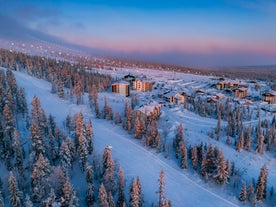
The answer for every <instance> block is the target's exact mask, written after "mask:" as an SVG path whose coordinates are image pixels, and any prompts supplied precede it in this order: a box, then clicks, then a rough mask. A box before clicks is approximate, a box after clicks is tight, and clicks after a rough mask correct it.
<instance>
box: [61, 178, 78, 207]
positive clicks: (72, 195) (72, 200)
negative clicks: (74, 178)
mask: <svg viewBox="0 0 276 207" xmlns="http://www.w3.org/2000/svg"><path fill="white" fill-rule="evenodd" d="M62 192H63V197H62V198H61V207H77V206H78V198H77V197H76V192H75V190H74V189H73V187H72V185H71V182H70V180H69V177H67V178H66V182H65V184H64V186H63V189H62Z"/></svg>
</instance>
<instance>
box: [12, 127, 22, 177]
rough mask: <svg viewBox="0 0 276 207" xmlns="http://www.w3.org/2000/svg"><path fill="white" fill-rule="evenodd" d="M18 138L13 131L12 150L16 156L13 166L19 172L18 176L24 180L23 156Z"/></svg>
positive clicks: (16, 132)
mask: <svg viewBox="0 0 276 207" xmlns="http://www.w3.org/2000/svg"><path fill="white" fill-rule="evenodd" d="M18 137H19V135H18V131H17V130H15V131H14V149H15V156H16V159H15V160H16V163H15V166H16V168H17V170H18V172H19V175H20V176H22V178H24V167H23V156H22V152H21V149H20V144H19V140H18Z"/></svg>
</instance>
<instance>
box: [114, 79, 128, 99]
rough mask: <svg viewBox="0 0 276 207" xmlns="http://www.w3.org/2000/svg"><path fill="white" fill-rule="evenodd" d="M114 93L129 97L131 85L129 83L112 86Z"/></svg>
mask: <svg viewBox="0 0 276 207" xmlns="http://www.w3.org/2000/svg"><path fill="white" fill-rule="evenodd" d="M112 92H113V93H119V94H120V95H121V96H125V97H128V96H129V83H128V82H118V83H113V84H112Z"/></svg>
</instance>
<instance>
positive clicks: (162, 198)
mask: <svg viewBox="0 0 276 207" xmlns="http://www.w3.org/2000/svg"><path fill="white" fill-rule="evenodd" d="M164 179H165V173H164V170H163V169H162V170H161V172H160V175H159V179H158V184H159V187H158V191H157V194H158V197H159V199H158V207H164V206H166V204H167V203H168V200H167V198H166V197H165V192H164V190H165V186H166V184H165V180H164Z"/></svg>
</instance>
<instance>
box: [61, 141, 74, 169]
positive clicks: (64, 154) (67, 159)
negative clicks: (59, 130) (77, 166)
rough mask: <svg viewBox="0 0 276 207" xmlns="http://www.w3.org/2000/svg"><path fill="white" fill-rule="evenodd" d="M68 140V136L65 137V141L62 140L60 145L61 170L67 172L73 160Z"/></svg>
mask: <svg viewBox="0 0 276 207" xmlns="http://www.w3.org/2000/svg"><path fill="white" fill-rule="evenodd" d="M69 142H70V140H69V138H67V139H66V140H65V141H63V142H62V145H61V147H60V162H61V167H62V170H63V171H64V172H67V170H68V168H69V167H71V165H72V162H73V158H72V152H71V151H70V146H69ZM71 144H73V143H71Z"/></svg>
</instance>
